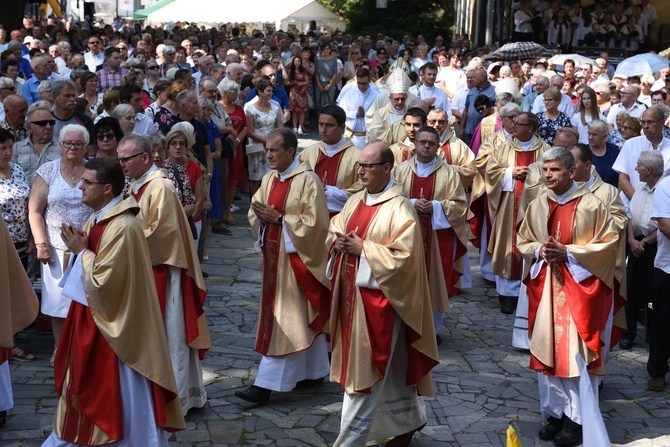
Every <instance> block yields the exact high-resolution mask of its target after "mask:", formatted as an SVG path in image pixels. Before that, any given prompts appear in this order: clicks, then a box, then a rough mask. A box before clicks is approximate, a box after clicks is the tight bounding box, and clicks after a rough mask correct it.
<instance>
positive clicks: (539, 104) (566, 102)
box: [531, 93, 575, 116]
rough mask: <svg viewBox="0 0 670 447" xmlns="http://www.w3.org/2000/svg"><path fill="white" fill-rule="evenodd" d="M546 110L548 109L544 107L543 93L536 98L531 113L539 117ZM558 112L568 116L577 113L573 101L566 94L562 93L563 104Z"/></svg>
mask: <svg viewBox="0 0 670 447" xmlns="http://www.w3.org/2000/svg"><path fill="white" fill-rule="evenodd" d="M545 110H547V108H546V107H545V106H544V93H542V94H541V95H537V97H536V98H535V101H534V102H533V107H532V108H531V111H532V112H533V113H534V114H536V115H537V114H538V113H541V112H544V111H545ZM558 110H559V112H563V113H565V114H566V115H568V116H572V114H573V113H575V106H574V105H572V99H571V98H570V97H569V96H568V95H566V94H565V93H561V103H560V104H559V105H558Z"/></svg>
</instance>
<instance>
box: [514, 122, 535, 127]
mask: <svg viewBox="0 0 670 447" xmlns="http://www.w3.org/2000/svg"><path fill="white" fill-rule="evenodd" d="M514 124H515V125H516V126H532V124H529V123H519V122H516V121H514Z"/></svg>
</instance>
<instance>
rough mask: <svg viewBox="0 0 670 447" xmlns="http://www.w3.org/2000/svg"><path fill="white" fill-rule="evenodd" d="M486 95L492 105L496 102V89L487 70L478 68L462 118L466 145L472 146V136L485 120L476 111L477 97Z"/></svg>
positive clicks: (462, 137) (462, 130)
mask: <svg viewBox="0 0 670 447" xmlns="http://www.w3.org/2000/svg"><path fill="white" fill-rule="evenodd" d="M479 95H484V96H487V97H488V98H489V99H490V100H491V103H495V101H496V89H495V87H494V86H493V84H491V83H490V82H489V76H488V73H487V72H486V69H485V68H483V67H480V68H478V69H477V70H476V71H475V86H474V88H471V89H470V91H469V92H468V96H467V98H466V99H465V109H463V115H462V118H461V123H462V128H461V135H460V138H461V140H463V141H464V142H465V144H470V140H471V139H472V135H473V134H474V133H475V129H476V128H477V125H479V123H480V122H481V120H482V119H483V118H484V117H483V116H482V114H480V113H479V112H478V111H477V110H475V99H477V96H479Z"/></svg>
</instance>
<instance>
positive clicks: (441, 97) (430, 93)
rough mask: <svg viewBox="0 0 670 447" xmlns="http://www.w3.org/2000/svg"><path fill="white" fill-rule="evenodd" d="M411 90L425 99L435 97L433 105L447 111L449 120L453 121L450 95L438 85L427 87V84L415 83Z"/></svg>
mask: <svg viewBox="0 0 670 447" xmlns="http://www.w3.org/2000/svg"><path fill="white" fill-rule="evenodd" d="M409 92H410V93H411V94H413V95H416V96H417V97H418V98H421V99H424V100H425V99H426V98H435V103H434V104H433V106H434V107H438V108H440V109H443V110H444V111H445V112H447V120H448V121H451V105H450V104H449V97H448V96H447V94H446V93H444V92H443V91H442V90H440V89H439V88H438V87H437V86H436V85H433V86H432V87H426V86H425V85H422V86H421V87H417V86H416V85H413V86H412V87H410V88H409Z"/></svg>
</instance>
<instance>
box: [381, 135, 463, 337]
mask: <svg viewBox="0 0 670 447" xmlns="http://www.w3.org/2000/svg"><path fill="white" fill-rule="evenodd" d="M415 146H416V151H415V155H414V157H412V158H410V159H409V161H408V162H407V163H403V164H402V165H400V166H398V167H397V168H396V169H395V171H394V174H393V176H394V178H395V181H396V183H399V184H401V185H402V187H403V194H404V195H405V197H407V198H409V199H410V201H411V202H412V205H414V208H415V209H416V212H417V214H418V215H419V223H420V224H421V229H422V231H421V234H422V237H423V246H424V250H425V253H424V254H425V256H426V270H427V271H428V284H429V286H430V296H431V302H432V308H433V320H434V323H435V334H436V335H437V344H438V345H440V344H442V338H441V337H440V334H441V333H442V326H443V324H442V319H443V316H444V314H445V313H446V312H448V311H449V301H448V298H449V297H452V296H455V295H458V293H459V292H460V290H461V289H462V288H468V287H471V284H472V280H471V277H470V262H469V260H468V256H467V253H468V249H467V246H466V244H467V238H466V235H465V215H466V212H467V209H468V207H467V201H466V198H465V190H464V189H463V185H462V184H461V180H460V178H459V176H458V172H457V171H456V170H455V169H453V168H451V167H449V165H448V164H447V163H445V162H444V160H442V159H441V158H440V157H438V156H437V153H438V150H439V149H440V146H439V133H438V131H437V130H436V129H434V128H432V127H422V128H421V129H419V130H418V131H417V132H416V137H415Z"/></svg>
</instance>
